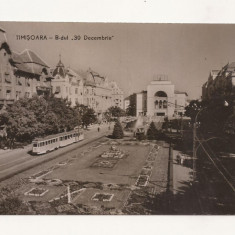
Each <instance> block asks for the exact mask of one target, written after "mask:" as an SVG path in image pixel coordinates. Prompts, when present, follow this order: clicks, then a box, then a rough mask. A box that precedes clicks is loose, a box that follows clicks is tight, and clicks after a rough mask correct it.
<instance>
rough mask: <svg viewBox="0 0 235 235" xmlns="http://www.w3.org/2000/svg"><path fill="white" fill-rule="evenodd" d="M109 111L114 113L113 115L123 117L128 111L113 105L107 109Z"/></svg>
mask: <svg viewBox="0 0 235 235" xmlns="http://www.w3.org/2000/svg"><path fill="white" fill-rule="evenodd" d="M107 112H108V113H110V114H111V115H112V117H123V116H125V115H126V112H125V111H124V110H123V109H121V108H120V107H116V106H112V107H109V108H108V110H107Z"/></svg>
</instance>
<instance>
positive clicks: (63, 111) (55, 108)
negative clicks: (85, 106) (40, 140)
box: [48, 97, 78, 132]
mask: <svg viewBox="0 0 235 235" xmlns="http://www.w3.org/2000/svg"><path fill="white" fill-rule="evenodd" d="M48 111H51V112H53V113H54V114H55V115H56V117H57V119H56V120H57V123H55V126H56V127H58V131H59V132H63V131H65V130H67V131H69V130H72V129H73V128H74V127H75V126H77V124H78V118H77V115H76V111H75V109H74V108H72V107H71V103H70V102H69V101H68V100H67V99H61V98H56V97H51V98H49V99H48Z"/></svg>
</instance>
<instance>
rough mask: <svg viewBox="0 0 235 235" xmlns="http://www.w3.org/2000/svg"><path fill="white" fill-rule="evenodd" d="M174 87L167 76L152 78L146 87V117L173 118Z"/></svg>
mask: <svg viewBox="0 0 235 235" xmlns="http://www.w3.org/2000/svg"><path fill="white" fill-rule="evenodd" d="M174 104H175V85H173V84H172V83H171V81H169V80H168V78H167V76H164V75H161V76H156V77H154V79H153V81H151V83H150V84H149V85H148V86H147V116H163V117H164V116H168V117H173V116H174V112H175V106H174Z"/></svg>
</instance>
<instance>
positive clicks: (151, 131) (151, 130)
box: [147, 122, 158, 140]
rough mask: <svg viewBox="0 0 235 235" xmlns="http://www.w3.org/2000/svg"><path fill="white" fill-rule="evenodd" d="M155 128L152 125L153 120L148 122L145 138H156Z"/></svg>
mask: <svg viewBox="0 0 235 235" xmlns="http://www.w3.org/2000/svg"><path fill="white" fill-rule="evenodd" d="M157 134H158V133H157V129H156V127H155V125H154V122H151V123H150V126H149V129H148V130H147V139H148V140H156V139H157Z"/></svg>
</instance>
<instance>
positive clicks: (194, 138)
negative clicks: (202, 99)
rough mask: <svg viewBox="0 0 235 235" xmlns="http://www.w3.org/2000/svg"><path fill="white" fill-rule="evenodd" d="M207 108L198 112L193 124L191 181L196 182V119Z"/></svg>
mask: <svg viewBox="0 0 235 235" xmlns="http://www.w3.org/2000/svg"><path fill="white" fill-rule="evenodd" d="M206 108H207V107H205V108H203V109H201V110H199V111H198V113H197V115H196V117H195V120H194V123H193V181H195V180H196V159H197V154H196V151H197V149H196V142H197V118H198V115H199V113H200V112H202V110H205V109H206Z"/></svg>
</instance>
